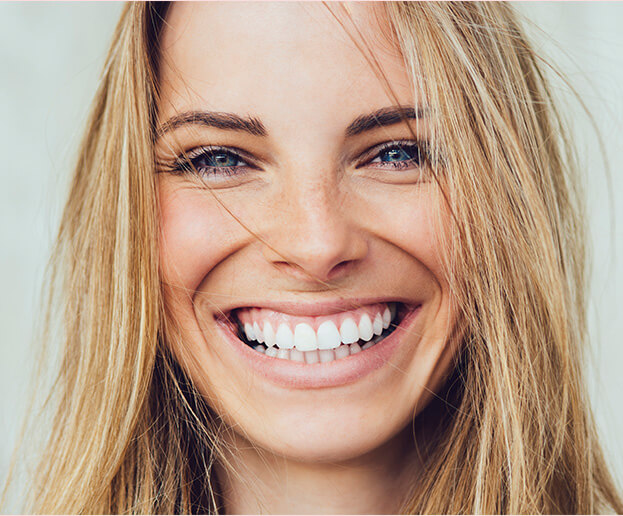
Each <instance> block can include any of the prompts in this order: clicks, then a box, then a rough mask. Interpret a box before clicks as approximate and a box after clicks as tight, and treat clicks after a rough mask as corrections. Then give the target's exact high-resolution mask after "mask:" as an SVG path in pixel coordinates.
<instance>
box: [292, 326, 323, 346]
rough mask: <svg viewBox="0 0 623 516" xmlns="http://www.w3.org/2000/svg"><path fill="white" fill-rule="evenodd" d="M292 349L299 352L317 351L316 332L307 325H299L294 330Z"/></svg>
mask: <svg viewBox="0 0 623 516" xmlns="http://www.w3.org/2000/svg"><path fill="white" fill-rule="evenodd" d="M294 347H295V348H296V349H298V350H300V351H313V350H314V349H318V340H317V339H316V332H315V331H314V330H313V329H312V327H311V326H310V325H309V324H305V323H300V324H297V325H296V328H294Z"/></svg>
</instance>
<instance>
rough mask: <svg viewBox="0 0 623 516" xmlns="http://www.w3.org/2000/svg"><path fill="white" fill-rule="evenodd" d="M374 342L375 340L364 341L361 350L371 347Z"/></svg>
mask: <svg viewBox="0 0 623 516" xmlns="http://www.w3.org/2000/svg"><path fill="white" fill-rule="evenodd" d="M375 344H376V342H374V341H373V340H371V341H370V342H366V343H365V344H364V345H363V346H361V350H362V351H363V350H364V349H368V348H371V347H372V346H374V345H375Z"/></svg>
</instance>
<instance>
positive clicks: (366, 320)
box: [359, 314, 374, 341]
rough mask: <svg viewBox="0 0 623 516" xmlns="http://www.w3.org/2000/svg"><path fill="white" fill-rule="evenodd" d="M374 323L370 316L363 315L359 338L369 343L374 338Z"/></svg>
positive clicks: (360, 321)
mask: <svg viewBox="0 0 623 516" xmlns="http://www.w3.org/2000/svg"><path fill="white" fill-rule="evenodd" d="M372 335H374V333H373V332H372V321H371V320H370V316H369V315H368V314H363V315H362V316H361V319H360V320H359V338H360V339H362V340H365V341H368V340H370V339H371V338H372Z"/></svg>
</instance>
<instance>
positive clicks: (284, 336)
mask: <svg viewBox="0 0 623 516" xmlns="http://www.w3.org/2000/svg"><path fill="white" fill-rule="evenodd" d="M275 343H276V344H277V346H278V347H280V348H281V349H292V348H293V347H294V335H292V330H291V329H290V327H289V326H288V325H287V324H286V323H281V324H280V325H279V328H278V329H277V335H275Z"/></svg>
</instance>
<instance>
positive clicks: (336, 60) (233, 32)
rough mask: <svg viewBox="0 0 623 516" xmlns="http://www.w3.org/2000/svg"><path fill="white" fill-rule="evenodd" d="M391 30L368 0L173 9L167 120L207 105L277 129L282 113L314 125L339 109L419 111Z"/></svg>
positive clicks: (165, 83) (168, 27) (164, 77)
mask: <svg viewBox="0 0 623 516" xmlns="http://www.w3.org/2000/svg"><path fill="white" fill-rule="evenodd" d="M388 31H389V26H388V24H387V22H386V21H384V16H383V11H382V7H380V6H379V5H378V4H377V5H375V4H371V3H367V2H364V3H361V4H357V3H354V4H348V5H347V6H344V5H341V4H330V7H327V6H326V5H323V4H321V3H315V2H308V3H293V2H275V3H262V2H253V3H244V2H206V3H195V2H180V3H173V5H172V7H171V9H170V12H169V13H168V15H167V23H166V24H165V29H164V33H163V39H162V58H161V63H160V86H161V93H162V98H163V103H162V105H161V106H160V117H161V119H162V118H166V117H167V116H169V115H171V114H173V113H176V112H179V111H182V110H187V109H197V108H201V109H212V110H218V111H231V112H238V113H240V112H244V113H248V114H253V115H256V116H260V117H262V118H263V119H264V120H265V121H267V122H268V125H270V118H271V116H273V115H276V114H279V115H280V116H281V119H282V121H283V119H284V115H289V116H290V117H291V118H292V119H295V118H296V119H299V120H300V117H301V116H304V117H306V118H308V119H310V120H311V119H317V118H318V117H321V116H322V114H323V113H324V114H325V115H326V114H327V113H328V112H333V113H334V114H335V112H336V110H338V111H339V112H340V113H342V114H343V115H344V117H345V118H349V117H352V116H356V115H359V114H360V113H361V109H362V106H365V107H366V109H374V108H380V107H385V106H388V105H393V104H396V101H398V102H399V103H408V104H412V103H413V102H414V101H415V100H416V99H414V98H413V91H412V88H411V86H410V82H409V80H408V77H407V74H406V72H405V68H404V64H403V61H402V58H401V56H400V53H399V52H398V50H397V49H396V47H395V46H394V45H392V44H391V43H390V42H389V38H388V37H387V34H388ZM364 54H367V57H366V55H364ZM370 59H372V60H374V61H376V62H378V64H379V66H380V69H381V70H380V71H381V73H382V75H383V76H384V77H386V78H387V79H388V82H389V83H390V84H391V89H392V91H393V93H394V94H396V96H397V97H398V98H393V95H392V93H390V91H389V90H388V88H387V86H386V85H385V84H384V82H383V81H382V80H380V79H379V74H378V73H377V72H376V71H375V70H374V69H373V67H372V65H371V62H370ZM334 118H335V117H334ZM318 121H320V120H318Z"/></svg>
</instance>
